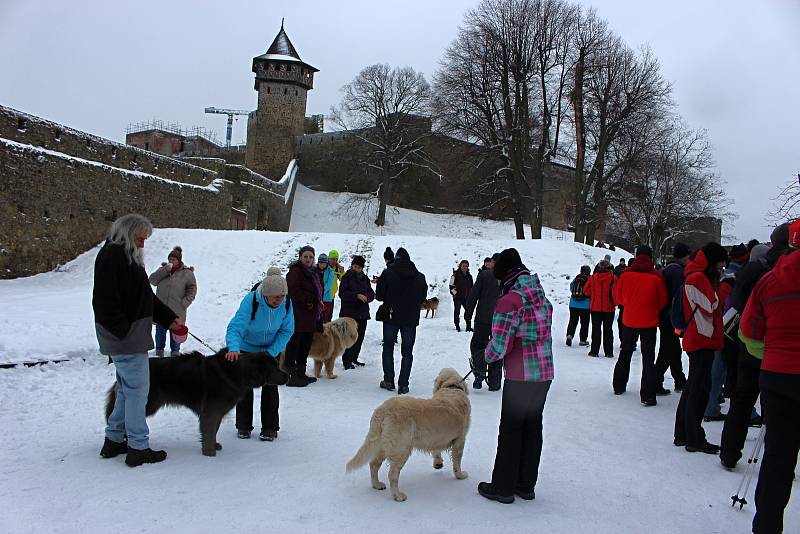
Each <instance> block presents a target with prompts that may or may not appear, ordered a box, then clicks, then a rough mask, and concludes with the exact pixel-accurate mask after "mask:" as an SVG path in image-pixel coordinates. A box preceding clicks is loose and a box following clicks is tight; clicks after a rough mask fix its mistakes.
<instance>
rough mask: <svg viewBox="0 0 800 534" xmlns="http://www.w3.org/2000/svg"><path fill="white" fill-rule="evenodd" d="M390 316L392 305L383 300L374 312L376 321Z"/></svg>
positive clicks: (384, 319) (385, 319) (388, 318)
mask: <svg viewBox="0 0 800 534" xmlns="http://www.w3.org/2000/svg"><path fill="white" fill-rule="evenodd" d="M391 318H392V307H391V306H390V305H388V304H386V303H385V302H384V303H383V304H381V305H380V306H378V311H376V312H375V320H376V321H389V320H391Z"/></svg>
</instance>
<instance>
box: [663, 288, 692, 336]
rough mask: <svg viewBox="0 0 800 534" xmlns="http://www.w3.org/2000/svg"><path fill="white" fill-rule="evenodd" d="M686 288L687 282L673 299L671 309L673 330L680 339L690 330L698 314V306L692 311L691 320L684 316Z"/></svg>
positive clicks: (670, 315)
mask: <svg viewBox="0 0 800 534" xmlns="http://www.w3.org/2000/svg"><path fill="white" fill-rule="evenodd" d="M685 287H686V282H684V283H682V284H681V287H680V288H679V289H678V292H677V293H676V294H675V298H673V299H672V305H671V306H670V309H669V320H670V322H671V323H672V328H674V329H675V333H676V334H677V335H678V337H683V335H684V334H685V333H686V329H687V328H689V325H690V324H691V323H692V320H694V314H695V313H697V306H695V307H694V309H692V315H691V316H690V317H689V320H688V321H687V320H686V316H685V315H684V314H683V294H684V288H685Z"/></svg>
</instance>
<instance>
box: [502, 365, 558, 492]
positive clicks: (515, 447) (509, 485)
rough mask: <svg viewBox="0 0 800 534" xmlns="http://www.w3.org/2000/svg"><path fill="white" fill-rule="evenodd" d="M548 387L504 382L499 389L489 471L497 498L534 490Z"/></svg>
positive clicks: (543, 384)
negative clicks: (494, 445)
mask: <svg viewBox="0 0 800 534" xmlns="http://www.w3.org/2000/svg"><path fill="white" fill-rule="evenodd" d="M550 383H551V380H548V381H546V382H523V381H520V380H506V381H505V383H504V385H503V404H502V408H501V412H500V431H499V433H498V435H497V455H496V456H495V459H494V470H493V471H492V485H493V486H494V487H495V489H496V490H497V493H498V494H500V495H504V496H508V495H513V494H514V491H515V490H520V491H525V492H530V491H533V489H534V487H535V486H536V480H537V479H538V478H539V460H540V458H541V456H542V413H543V412H544V403H545V401H546V400H547V392H548V390H549V389H550Z"/></svg>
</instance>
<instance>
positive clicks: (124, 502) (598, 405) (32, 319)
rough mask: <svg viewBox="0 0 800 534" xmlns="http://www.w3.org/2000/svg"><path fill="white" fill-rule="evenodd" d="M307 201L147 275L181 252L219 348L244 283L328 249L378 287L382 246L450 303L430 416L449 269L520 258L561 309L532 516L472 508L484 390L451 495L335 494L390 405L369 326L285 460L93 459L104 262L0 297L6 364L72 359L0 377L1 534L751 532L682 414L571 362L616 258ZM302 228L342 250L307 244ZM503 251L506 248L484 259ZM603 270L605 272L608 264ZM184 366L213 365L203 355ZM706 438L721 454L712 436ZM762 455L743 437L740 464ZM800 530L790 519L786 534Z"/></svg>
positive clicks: (201, 237)
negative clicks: (578, 285)
mask: <svg viewBox="0 0 800 534" xmlns="http://www.w3.org/2000/svg"><path fill="white" fill-rule="evenodd" d="M309 193H310V194H309ZM303 195H305V200H303ZM314 195H320V194H318V193H316V194H315V193H313V192H309V191H305V192H303V193H302V194H301V195H299V199H300V200H299V201H298V202H297V203H296V204H295V210H296V212H297V213H299V216H297V218H296V219H295V221H293V230H303V232H308V233H301V232H299V231H298V232H290V233H272V232H224V231H200V230H175V229H166V230H157V231H156V232H155V234H154V235H153V236H152V238H151V239H149V240H148V241H147V244H146V248H145V251H146V258H147V267H148V269H154V268H155V267H156V266H157V265H158V264H159V263H160V262H161V261H163V260H164V259H165V258H166V255H167V253H168V251H169V250H170V249H171V248H172V247H173V246H174V245H176V244H179V245H181V246H182V247H183V249H184V258H185V261H186V262H187V264H189V265H194V266H195V269H196V271H195V272H196V275H197V279H198V285H199V292H198V297H197V300H196V302H195V303H194V305H193V306H192V307H191V308H190V310H189V315H188V324H189V326H190V328H191V330H192V331H193V332H194V333H195V334H196V335H198V336H199V337H200V338H202V339H204V340H205V341H206V342H207V343H209V344H210V345H212V346H214V347H218V346H221V345H222V342H223V337H224V331H225V327H226V325H227V321H228V319H229V318H230V316H231V314H232V313H233V311H234V310H235V308H236V306H237V305H238V302H239V301H240V299H241V298H242V297H243V296H244V294H245V293H246V291H247V290H248V289H249V288H250V287H251V285H252V283H253V282H254V281H256V280H258V279H259V277H260V276H261V275H262V274H263V272H264V271H265V269H266V268H267V267H268V266H270V265H272V264H277V265H280V266H283V267H285V266H286V265H287V264H288V263H289V261H290V260H291V259H292V258H293V257H294V255H295V253H296V251H297V249H298V248H299V247H300V246H302V245H305V244H311V245H312V246H314V247H316V249H317V251H318V252H321V251H327V250H329V249H331V248H336V249H338V250H339V251H340V252H341V253H342V256H343V258H344V259H345V261H346V260H347V259H348V258H350V257H351V256H352V255H354V254H356V253H359V254H362V255H365V256H366V257H367V258H368V261H369V263H368V266H367V272H368V273H370V274H373V273H376V274H377V273H378V272H379V271H380V267H381V266H382V265H383V260H382V253H383V250H384V248H385V247H386V246H392V248H394V249H396V248H397V247H399V246H404V247H406V248H407V249H408V250H409V252H410V254H411V257H412V259H413V260H414V261H415V262H416V263H417V265H418V267H419V269H420V270H421V271H422V272H424V273H425V274H426V276H427V279H428V282H429V284H431V288H430V291H429V295H430V296H434V295H437V296H439V298H440V299H441V300H442V305H441V307H440V309H439V314H438V316H437V317H436V318H435V319H422V320H421V322H420V326H419V329H418V333H417V343H416V347H415V360H414V368H413V371H412V374H411V385H410V387H411V394H412V395H417V396H429V395H430V392H431V387H432V383H433V379H434V377H435V375H436V374H437V373H438V371H439V370H440V369H441V368H442V367H455V368H456V369H458V370H460V371H463V372H466V371H467V370H468V364H467V354H468V350H467V347H468V343H469V334H467V333H465V332H462V333H457V332H455V330H454V328H453V325H452V307H451V304H450V301H449V299H447V298H446V296H447V289H446V280H447V278H448V277H449V274H450V272H451V269H452V268H453V267H454V266H455V265H456V264H457V262H458V261H459V260H460V259H462V258H467V259H469V260H470V261H471V262H472V263H473V272H474V271H475V270H476V267H477V265H478V264H479V260H480V259H482V258H483V257H484V256H486V255H489V254H490V253H492V252H494V251H497V250H500V249H502V248H506V247H509V246H516V247H518V248H519V250H520V251H521V254H522V257H523V258H524V260H525V261H526V263H527V264H528V266H529V267H530V268H531V269H533V270H535V271H537V272H538V273H539V275H540V277H541V279H542V283H543V285H544V287H545V289H546V290H547V293H548V295H549V297H550V298H551V300H552V301H553V303H554V306H555V313H554V324H553V333H554V338H555V343H554V359H555V366H556V378H555V381H554V383H553V387H552V388H551V390H550V395H549V398H548V401H547V405H546V409H545V422H544V426H545V442H544V452H543V455H542V464H541V469H540V478H539V483H538V485H537V488H536V493H537V498H536V500H535V501H533V502H525V501H520V500H518V501H517V502H516V503H514V504H513V505H511V506H504V505H500V504H497V503H493V502H489V501H486V500H485V499H483V498H481V497H479V496H478V495H477V493H476V489H475V486H476V484H477V483H478V482H479V481H481V480H487V479H488V478H489V476H490V474H491V469H492V462H493V459H494V452H495V446H496V436H497V424H498V419H499V411H500V395H499V394H498V393H490V392H488V391H487V390H486V389H483V390H480V391H471V394H470V399H471V401H472V427H471V430H470V432H469V435H468V437H467V445H466V451H465V455H464V461H463V466H464V469H465V470H466V471H468V472H469V474H470V476H469V478H468V479H466V480H455V478H454V477H453V476H452V471H451V470H450V464H449V461H448V460H447V459H446V460H445V462H446V468H445V469H444V470H442V471H435V470H433V469H432V467H431V459H430V457H426V456H424V455H420V454H415V455H414V456H412V458H411V459H410V460H409V462H408V463H407V464H406V467H405V468H404V469H403V471H402V473H401V478H400V484H401V488H402V489H403V491H404V492H405V493H407V494H408V497H409V500H408V501H407V502H405V503H396V502H394V501H392V499H391V495H390V494H389V493H388V492H387V491H384V492H378V491H375V490H373V489H372V488H371V487H370V484H369V473H368V469H367V468H363V469H361V470H360V471H358V472H356V473H353V474H350V475H346V474H345V472H344V464H345V462H346V461H347V460H348V459H349V458H350V457H351V456H352V455H353V453H354V452H355V451H356V450H357V448H358V446H359V445H360V444H361V441H362V440H363V437H364V435H365V433H366V431H367V427H368V423H369V416H370V414H371V412H372V410H373V409H374V408H375V407H376V406H378V404H380V403H381V402H382V401H383V400H384V399H386V398H388V397H390V396H391V393H388V392H386V391H384V390H381V389H379V388H378V382H379V381H380V379H381V367H380V351H381V346H380V343H379V339H380V330H381V329H380V325H379V324H378V323H375V322H371V323H370V324H369V327H368V329H367V337H366V341H365V343H364V348H363V351H362V357H361V359H362V360H364V361H366V362H367V366H366V367H364V368H360V369H356V370H352V371H344V370H342V369H341V366H340V364H338V363H337V373H338V374H339V378H338V379H336V380H328V379H325V378H322V379H320V381H319V382H317V383H316V384H312V385H311V386H309V387H307V388H302V389H299V388H281V410H280V415H281V431H280V435H279V438H278V440H277V441H275V442H273V443H262V442H259V441H258V440H256V439H251V440H247V441H246V440H238V439H236V436H235V430H234V423H233V414H232V413H231V414H230V415H229V416H228V417H227V418H226V419H225V421H224V422H223V425H222V428H221V430H220V435H219V440H220V442H221V443H222V444H223V446H224V450H223V451H222V452H221V453H220V454H219V455H218V456H217V457H216V458H207V457H204V456H202V455H201V454H200V446H199V442H198V432H197V422H196V418H195V417H194V416H193V415H192V414H191V413H190V412H189V411H187V410H180V409H174V410H164V411H162V412H160V413H159V414H158V415H157V416H155V417H153V418H151V419H150V429H151V443H152V445H153V446H154V447H158V448H164V449H166V450H167V451H168V453H169V457H168V459H167V461H165V462H164V463H161V464H158V465H152V466H144V467H140V468H137V469H129V468H127V467H126V466H125V465H124V463H123V461H122V459H121V457H120V458H116V459H111V460H103V459H101V458H100V457H99V455H98V452H99V448H100V445H101V444H102V440H103V427H104V422H103V416H102V404H103V394H104V391H105V390H106V388H107V387H108V386H109V385H110V384H111V383H112V382H113V366H107V365H106V359H105V358H104V357H103V356H101V355H99V354H98V352H97V348H96V347H97V345H96V340H95V337H94V331H93V325H92V312H91V286H92V266H93V261H94V257H95V255H96V253H97V250H98V249H97V248H95V249H92V250H90V251H88V252H86V253H85V254H83V255H81V256H80V257H78V258H77V259H76V260H74V261H72V262H70V263H69V264H67V265H66V266H64V267H63V268H62V269H60V271H58V272H50V273H45V274H41V275H38V276H34V277H30V278H25V279H18V280H7V281H2V282H0V301H2V302H3V308H4V313H3V315H2V317H0V360H2V361H21V360H30V359H38V358H50V359H54V358H72V360H71V361H68V362H64V363H60V364H47V365H42V366H35V367H20V368H15V369H5V370H0V428H2V429H3V432H1V433H0V502H2V503H3V506H2V507H0V532H10V533H24V532H31V533H34V532H48V533H55V532H64V533H73V532H103V533H106V532H109V533H110V532H132V531H136V532H154V533H156V532H203V533H204V532H209V533H210V532H225V531H232V530H236V531H242V532H248V531H255V532H265V531H267V532H270V531H283V532H312V531H313V532H334V531H336V532H369V531H381V532H454V531H458V532H492V533H496V532H498V531H508V532H553V533H576V532H593V533H612V532H613V533H620V532H623V533H649V532H653V531H656V532H691V533H704V534H705V533H714V532H719V533H726V534H727V533H739V532H749V524H750V521H751V519H752V513H753V506H752V504H751V505H748V506H747V507H746V508H745V510H744V511H741V512H739V511H735V510H732V509H731V508H730V506H729V504H730V496H731V495H733V493H734V492H735V491H736V488H737V486H738V484H739V481H740V479H741V469H742V468H740V469H739V471H738V472H735V473H729V472H727V471H724V470H723V469H722V468H721V467H720V466H719V463H718V460H717V458H715V457H713V456H707V455H703V454H689V453H686V452H685V451H683V449H679V448H676V447H674V446H673V445H672V426H673V421H674V414H675V407H676V404H677V401H678V398H677V396H675V395H671V396H669V397H661V398H659V405H658V406H657V407H655V408H643V407H642V406H641V405H640V404H639V402H638V395H637V391H636V389H637V384H638V376H639V373H640V369H641V368H640V366H639V365H638V358H635V361H634V365H633V369H632V371H631V377H632V380H631V384H630V386H631V387H630V390H629V393H628V394H626V395H623V396H621V397H616V396H614V395H613V394H612V392H611V386H610V380H611V371H612V368H613V365H614V362H615V361H616V360H609V359H606V358H599V359H595V358H588V357H587V356H586V352H587V351H586V349H584V348H578V347H572V348H569V347H566V346H565V345H564V343H563V337H564V330H565V328H566V321H567V317H568V310H567V304H566V303H567V300H568V284H569V280H568V279H567V276H569V277H572V276H573V275H574V274H575V273H576V272H577V270H578V267H579V266H580V265H581V264H584V263H587V264H592V265H593V264H594V263H595V262H596V261H597V260H599V259H600V258H602V256H603V255H604V254H605V253H607V251H605V250H601V249H596V248H591V247H586V246H582V245H576V244H574V243H571V242H569V241H566V240H558V239H550V240H543V241H537V242H534V241H524V242H518V241H514V240H513V239H511V238H512V237H513V234H511V231H512V229H511V226H510V224H509V225H507V226H506V228H507V231H505V233H504V234H502V233H495V230H493V229H492V226H491V225H493V224H497V225H499V224H500V223H483V222H480V221H470V220H468V219H463V218H462V219H460V220H457V219H456V218H451V217H446V218H437V216H433V215H428V214H422V215H419V214H417V215H414V214H413V213H412V215H414V216H415V217H418V219H417V220H419V221H421V222H419V223H408V226H407V225H406V221H405V219H401V218H400V217H398V218H397V219H396V220H395V221H394V222H393V223H392V224H393V225H394V226H390V229H392V231H393V232H394V233H395V234H403V235H388V236H369V235H365V234H358V233H355V232H354V230H353V229H352V228H350V227H348V226H347V224H346V217H341V216H339V217H337V216H336V214H335V213H332V214H331V216H330V217H329V218H327V219H324V220H319V221H317V222H316V223H314V222H313V218H312V214H316V213H321V214H325V213H327V212H326V210H328V209H330V208H331V205H329V204H328V203H327V202H320V200H322V199H323V198H324V197H319V196H317V197H315V196H314ZM328 200H329V199H328ZM332 207H333V208H334V209H335V207H336V206H335V205H332ZM312 210H313V211H312ZM295 223H296V224H295ZM304 224H305V225H314V226H313V227H314V228H316V232H319V230H335V231H338V232H342V233H338V234H331V233H311V232H310V228H311V226H305V227H302V225H304ZM296 225H297V226H300V227H301V228H296V227H295V226H296ZM464 228H468V229H469V231H467V232H464V231H462V230H463V229H464ZM494 228H496V229H497V230H498V232H499V230H500V228H501V227H500V226H496V227H494ZM431 234H433V235H431ZM437 235H438V236H437ZM456 235H458V236H462V237H463V236H465V235H471V236H476V237H474V238H470V239H456V238H454V237H452V236H456ZM497 235H502V236H504V237H503V238H501V239H491V240H489V239H487V238H489V237H496V236H497ZM611 254H612V257H613V260H614V261H615V262H616V260H617V258H618V257H619V256H617V254H616V253H611ZM337 309H338V302H337ZM373 312H374V307H373ZM184 347H185V349H187V350H194V349H197V350H204V351H205V352H208V351H207V350H206V349H204V347H202V346H201V345H199V344H197V343H196V342H194V341H190V342H188V343H187V344H186V345H185V346H184ZM396 352H397V353H398V354H397V355H396V356H397V359H398V364H397V365H398V368H399V350H396ZM667 387H671V384H670V381H669V380H667ZM257 412H258V410H257V409H256V413H257ZM256 417H258V416H256ZM255 426H256V430H258V429H259V428H260V425H259V423H258V421H257V420H256V421H255ZM705 426H706V429H707V431H708V433H709V438H710V440H711V441H716V442H718V440H719V434H720V431H721V427H722V426H721V423H710V424H706V425H705ZM756 435H757V434H756V431H755V430H753V431H751V434H750V437H749V440H748V443H747V445H746V450H745V453H746V454H747V453H749V450H750V448H751V447H752V444H753V440H754V439H755V436H756ZM385 476H386V475H385V468H384V470H383V471H382V477H383V478H385ZM748 500H750V501H751V502H752V495H749V496H748ZM798 525H800V507H798V506H797V502H796V499H794V500H793V501H792V502H791V503H790V505H789V508H788V509H787V513H786V528H787V530H786V531H787V532H792V531H796V528H797V526H798Z"/></svg>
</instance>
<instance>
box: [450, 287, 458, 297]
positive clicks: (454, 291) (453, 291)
mask: <svg viewBox="0 0 800 534" xmlns="http://www.w3.org/2000/svg"><path fill="white" fill-rule="evenodd" d="M450 294H451V295H453V296H454V297H455V296H456V295H458V291H456V290H455V289H451V290H450Z"/></svg>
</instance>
